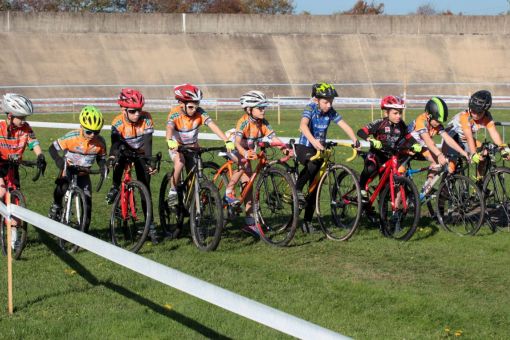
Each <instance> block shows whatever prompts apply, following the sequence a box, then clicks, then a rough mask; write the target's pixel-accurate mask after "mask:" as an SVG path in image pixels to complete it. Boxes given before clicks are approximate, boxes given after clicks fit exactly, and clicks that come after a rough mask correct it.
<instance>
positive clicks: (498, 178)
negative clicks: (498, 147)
mask: <svg viewBox="0 0 510 340" xmlns="http://www.w3.org/2000/svg"><path fill="white" fill-rule="evenodd" d="M505 175H506V177H507V179H505ZM483 194H484V198H485V216H486V221H487V223H488V224H489V226H490V228H491V229H492V230H498V231H503V232H510V169H509V168H506V167H497V168H496V169H494V170H492V171H490V172H489V173H488V174H487V176H486V177H485V180H484V183H483Z"/></svg>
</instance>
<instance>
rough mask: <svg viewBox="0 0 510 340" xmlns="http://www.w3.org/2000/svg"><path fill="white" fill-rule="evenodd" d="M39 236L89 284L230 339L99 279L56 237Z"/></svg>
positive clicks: (207, 333) (212, 335)
mask: <svg viewBox="0 0 510 340" xmlns="http://www.w3.org/2000/svg"><path fill="white" fill-rule="evenodd" d="M36 230H37V232H38V234H39V238H40V240H41V242H42V243H43V244H44V245H46V246H47V247H48V249H50V250H51V251H52V252H53V253H54V254H55V255H56V256H57V257H58V258H59V259H60V260H62V261H63V262H64V263H66V264H67V265H68V266H69V267H71V268H72V269H73V270H75V271H76V273H77V274H78V275H80V276H81V277H82V278H84V279H85V280H86V281H87V282H88V283H89V284H91V285H93V286H104V287H106V288H108V289H110V290H112V291H114V292H116V293H118V294H120V295H122V296H124V297H126V298H128V299H131V300H133V301H136V302H137V303H139V304H141V305H144V306H146V307H148V308H150V309H152V310H153V311H154V312H156V313H158V314H160V315H163V316H166V317H169V318H171V319H173V320H175V321H177V322H179V323H180V324H182V325H184V326H186V327H188V328H190V329H193V330H194V331H196V332H198V333H200V334H201V335H202V336H204V337H206V338H214V339H230V338H229V337H226V336H224V335H222V334H219V333H217V332H216V331H214V330H213V329H211V328H209V327H207V326H204V325H202V324H201V323H199V322H197V321H195V320H193V319H191V318H188V317H186V316H185V315H182V314H181V313H178V312H176V311H173V310H168V309H166V308H164V307H162V306H160V305H158V304H157V303H154V302H152V301H151V300H149V299H146V298H144V297H143V296H141V295H138V294H136V293H134V292H132V291H130V290H129V289H126V288H124V287H122V286H119V285H117V284H115V283H112V282H105V281H100V280H98V279H97V278H96V277H95V276H94V274H92V273H91V272H90V271H89V270H88V269H87V268H85V267H84V266H83V265H82V264H81V263H80V262H78V261H77V260H76V259H75V258H74V257H73V256H71V255H69V254H68V253H66V252H64V251H62V249H61V248H60V247H59V246H58V244H57V243H56V242H55V240H54V239H52V238H51V237H50V236H49V235H48V234H47V233H46V232H44V231H42V230H39V229H36ZM40 300H42V298H41V299H37V300H35V301H33V302H38V301H40Z"/></svg>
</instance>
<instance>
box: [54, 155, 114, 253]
mask: <svg viewBox="0 0 510 340" xmlns="http://www.w3.org/2000/svg"><path fill="white" fill-rule="evenodd" d="M64 173H67V174H68V175H70V177H71V179H70V181H69V186H68V187H67V190H66V192H65V194H64V204H63V205H62V212H61V214H60V216H59V218H58V221H59V222H60V223H62V224H65V225H67V226H69V227H71V228H73V229H76V230H79V231H81V232H85V233H86V232H88V230H87V228H88V225H89V223H90V221H89V220H88V216H87V211H88V209H91V207H89V206H88V205H89V203H88V201H87V198H86V196H85V192H84V191H83V190H82V189H81V188H80V187H79V186H78V177H79V176H80V175H85V174H91V175H92V174H100V175H101V177H100V179H99V182H98V184H97V187H96V192H99V190H100V189H101V186H102V184H103V181H104V178H105V177H106V168H105V172H104V173H102V172H101V170H100V169H97V170H92V169H90V168H88V167H87V168H86V167H81V166H74V165H67V164H66V165H65V168H64ZM58 243H59V246H60V248H62V250H64V251H66V252H69V253H75V252H77V251H78V249H79V247H78V246H77V245H75V244H73V243H71V242H68V241H66V240H64V239H61V238H59V239H58Z"/></svg>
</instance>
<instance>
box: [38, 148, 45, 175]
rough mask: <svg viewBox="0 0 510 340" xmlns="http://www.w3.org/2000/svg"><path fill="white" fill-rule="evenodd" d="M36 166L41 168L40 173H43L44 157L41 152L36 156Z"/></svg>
mask: <svg viewBox="0 0 510 340" xmlns="http://www.w3.org/2000/svg"><path fill="white" fill-rule="evenodd" d="M37 168H38V169H41V173H42V174H43V175H44V172H45V171H46V159H45V158H44V154H42V153H40V154H39V156H37Z"/></svg>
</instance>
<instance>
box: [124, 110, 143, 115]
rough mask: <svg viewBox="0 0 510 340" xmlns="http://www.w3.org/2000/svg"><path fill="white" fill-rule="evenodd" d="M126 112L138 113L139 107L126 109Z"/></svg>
mask: <svg viewBox="0 0 510 340" xmlns="http://www.w3.org/2000/svg"><path fill="white" fill-rule="evenodd" d="M126 111H127V113H129V114H132V115H134V114H136V113H140V110H139V109H126Z"/></svg>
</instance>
